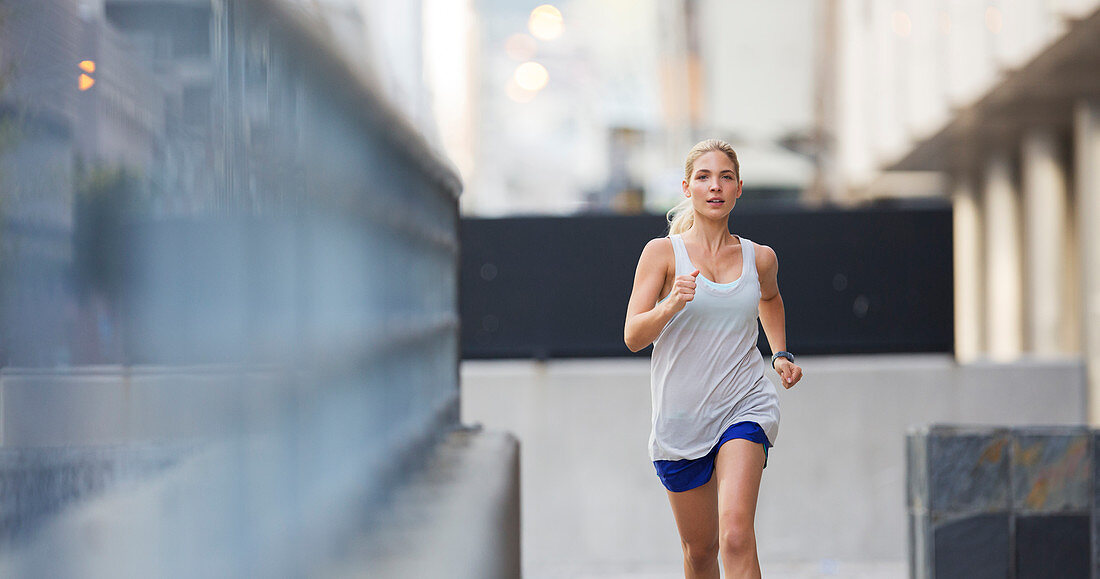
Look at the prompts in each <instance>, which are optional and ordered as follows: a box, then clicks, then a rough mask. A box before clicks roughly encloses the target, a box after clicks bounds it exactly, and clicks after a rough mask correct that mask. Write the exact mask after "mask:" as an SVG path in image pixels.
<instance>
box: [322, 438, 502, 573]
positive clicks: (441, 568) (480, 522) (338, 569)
mask: <svg viewBox="0 0 1100 579" xmlns="http://www.w3.org/2000/svg"><path fill="white" fill-rule="evenodd" d="M519 489H520V481H519V442H518V441H517V440H516V438H515V437H514V436H512V435H511V434H508V433H504V432H490V431H484V430H481V429H480V427H475V428H471V429H463V430H459V431H456V432H454V433H452V434H451V435H450V436H448V437H447V439H446V440H445V441H443V442H442V443H441V444H440V445H439V446H437V447H436V450H435V452H434V454H433V456H432V458H431V460H430V463H429V466H428V467H427V468H426V469H424V470H423V471H421V472H419V473H415V474H414V475H413V476H412V478H411V479H410V480H409V481H408V482H407V484H405V485H403V486H402V487H401V488H400V489H399V490H398V491H397V492H396V493H395V494H394V495H393V496H392V497H391V500H390V501H389V503H388V505H387V506H386V508H384V509H381V510H380V511H378V512H377V513H375V515H374V516H373V517H372V520H371V523H370V524H369V525H368V527H369V529H370V530H369V531H368V532H366V533H364V534H363V535H362V536H361V537H359V538H357V539H356V540H355V541H354V543H353V544H352V545H351V548H350V549H349V550H348V552H347V555H346V557H344V558H343V559H342V560H341V561H340V562H339V563H338V564H337V565H334V566H333V567H332V568H330V569H328V570H326V572H325V573H324V575H325V576H330V577H451V578H469V579H514V578H518V577H520V576H521V566H520V494H519V492H520V491H519Z"/></svg>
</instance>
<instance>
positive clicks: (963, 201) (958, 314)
mask: <svg viewBox="0 0 1100 579" xmlns="http://www.w3.org/2000/svg"><path fill="white" fill-rule="evenodd" d="M951 204H952V206H953V210H952V218H953V220H954V225H953V230H954V231H953V234H952V235H953V245H954V253H955V359H956V360H958V361H959V362H964V363H965V362H971V361H973V360H974V359H975V358H977V357H978V356H979V355H981V354H982V353H983V352H984V351H985V344H984V343H983V335H982V334H983V330H984V327H985V306H984V305H983V304H982V296H983V295H984V293H985V288H984V283H983V282H984V279H983V278H984V277H985V271H984V269H983V267H982V214H981V210H980V208H979V206H978V193H977V191H976V190H975V189H974V178H973V175H972V174H971V173H969V172H960V173H959V174H957V175H955V178H954V184H953V189H952V193H951Z"/></svg>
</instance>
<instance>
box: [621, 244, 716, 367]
mask: <svg viewBox="0 0 1100 579" xmlns="http://www.w3.org/2000/svg"><path fill="white" fill-rule="evenodd" d="M670 263H675V258H674V257H673V253H672V241H671V240H669V239H668V238H667V237H662V238H658V239H654V240H651V241H650V242H649V243H647V244H646V246H645V249H643V250H642V256H641V257H640V258H638V269H637V270H636V271H635V272H634V289H633V291H631V293H630V303H629V304H628V305H627V307H626V325H625V327H624V330H623V339H624V341H625V342H626V347H627V348H630V351H631V352H637V351H639V350H641V349H642V348H645V347H646V346H648V345H650V344H652V343H653V340H656V339H657V336H660V335H661V330H663V329H664V328H665V324H667V323H668V321H669V320H670V319H672V316H674V315H676V312H678V311H680V310H682V309H684V306H685V305H687V302H689V301H691V300H692V298H694V297H695V276H697V275H699V271H698V270H696V271H695V272H694V273H693V274H692V275H682V276H680V277H677V278H676V281H675V283H674V284H673V286H672V290H671V291H670V292H669V295H668V299H666V300H665V301H663V302H661V303H660V304H657V298H658V297H659V294H660V292H661V289H662V288H663V287H664V285H665V277H666V275H667V274H668V268H669V264H670Z"/></svg>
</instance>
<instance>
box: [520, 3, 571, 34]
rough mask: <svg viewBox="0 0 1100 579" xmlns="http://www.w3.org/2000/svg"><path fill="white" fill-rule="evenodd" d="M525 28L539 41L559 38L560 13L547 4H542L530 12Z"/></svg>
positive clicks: (560, 26) (560, 27)
mask: <svg viewBox="0 0 1100 579" xmlns="http://www.w3.org/2000/svg"><path fill="white" fill-rule="evenodd" d="M527 28H528V29H529V30H530V31H531V34H533V35H534V36H535V38H538V39H539V40H553V39H555V38H557V37H559V36H561V29H562V17H561V11H560V10H558V9H557V8H555V7H553V6H551V5H549V4H543V5H542V6H539V7H537V8H535V9H534V10H532V11H531V18H530V19H528V20H527Z"/></svg>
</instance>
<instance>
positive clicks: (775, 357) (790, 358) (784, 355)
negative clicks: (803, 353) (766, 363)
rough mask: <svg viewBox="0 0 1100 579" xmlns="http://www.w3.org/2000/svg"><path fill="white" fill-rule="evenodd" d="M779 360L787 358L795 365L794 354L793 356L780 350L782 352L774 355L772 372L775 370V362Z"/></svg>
mask: <svg viewBox="0 0 1100 579" xmlns="http://www.w3.org/2000/svg"><path fill="white" fill-rule="evenodd" d="M778 358H786V359H787V360H788V361H790V362H791V363H794V354H792V353H790V352H788V351H786V350H780V351H778V352H776V353H774V354H772V370H775V361H776V359H778Z"/></svg>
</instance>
